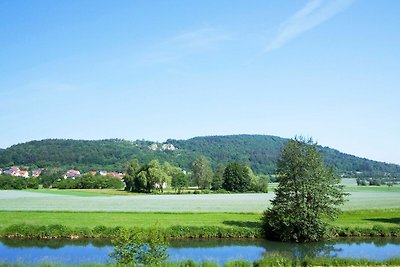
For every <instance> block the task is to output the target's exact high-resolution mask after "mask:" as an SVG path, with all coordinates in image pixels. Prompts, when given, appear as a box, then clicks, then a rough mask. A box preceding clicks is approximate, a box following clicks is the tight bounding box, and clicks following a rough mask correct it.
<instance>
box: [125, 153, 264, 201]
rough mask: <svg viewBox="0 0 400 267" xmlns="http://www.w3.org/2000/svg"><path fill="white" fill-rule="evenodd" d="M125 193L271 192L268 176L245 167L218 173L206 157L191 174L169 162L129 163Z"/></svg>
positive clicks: (230, 166)
mask: <svg viewBox="0 0 400 267" xmlns="http://www.w3.org/2000/svg"><path fill="white" fill-rule="evenodd" d="M124 181H125V185H126V187H125V190H126V191H129V192H145V193H150V192H154V191H158V192H163V191H164V189H166V188H167V187H171V188H173V189H174V190H175V191H176V192H178V193H180V192H181V191H182V190H183V189H185V188H187V187H188V186H195V187H197V188H199V189H202V190H210V189H211V190H215V191H217V190H226V191H230V192H249V191H252V192H267V190H268V176H265V175H262V176H256V175H255V174H254V173H253V171H252V170H251V169H250V168H249V167H248V166H247V165H245V164H241V163H236V162H233V163H229V164H228V165H227V166H224V165H222V164H219V165H218V166H217V167H216V169H215V171H213V170H212V168H211V166H210V162H209V161H208V160H207V158H205V157H204V156H201V157H199V158H198V159H196V160H195V161H194V162H193V164H192V170H191V172H186V171H183V170H182V169H181V168H179V167H176V166H173V165H171V164H170V163H168V162H164V163H163V164H161V163H160V162H159V161H158V160H152V161H150V162H148V163H147V164H144V165H140V163H139V161H138V160H137V159H134V160H132V161H131V162H129V164H128V167H127V169H126V175H125V177H124Z"/></svg>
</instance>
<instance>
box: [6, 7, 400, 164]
mask: <svg viewBox="0 0 400 267" xmlns="http://www.w3.org/2000/svg"><path fill="white" fill-rule="evenodd" d="M399 11H400V1H397V0H382V1H375V0H336V1H334V0H293V1H264V0H262V1H261V0H260V1H251V2H249V1H230V0H229V1H228V0H226V1H223V0H219V1H211V0H210V1H207V0H201V1H183V0H181V1H173V0H171V1H161V0H158V1H157V0H154V1H100V0H99V1H94V0H93V1H89V0H71V1H61V0H60V1H52V0H49V1H45V0H38V1H17V0H12V1H7V0H1V1H0V99H1V105H0V125H1V129H2V130H1V131H0V147H2V148H6V147H8V146H11V145H13V144H16V143H20V142H25V141H30V140H34V139H35V140H37V139H44V138H74V139H103V138H124V139H129V140H135V139H150V140H157V141H164V140H166V139H167V138H176V139H181V138H183V139H185V138H190V137H194V136H203V135H223V134H241V133H249V134H272V135H278V136H282V137H294V136H295V135H296V134H302V135H306V136H312V137H313V138H314V139H315V140H317V141H318V143H319V144H321V145H323V146H329V147H334V148H337V149H339V150H341V151H343V152H346V153H350V154H354V155H358V156H362V157H367V158H371V159H375V160H380V161H386V162H393V163H400V141H399V138H398V136H399V133H400V123H399V117H400V107H399V102H400V101H399V100H400V91H399V89H400V73H399V72H400V49H399V47H400V30H399V28H400V16H399V15H398V14H399Z"/></svg>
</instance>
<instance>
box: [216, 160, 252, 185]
mask: <svg viewBox="0 0 400 267" xmlns="http://www.w3.org/2000/svg"><path fill="white" fill-rule="evenodd" d="M252 173H253V172H251V174H252ZM223 176H224V182H223V184H222V186H223V188H224V189H225V190H226V191H233V192H246V191H249V190H250V186H251V176H250V168H249V167H247V166H246V165H245V164H240V163H237V162H233V163H229V164H228V165H227V166H226V168H225V171H224V175H223Z"/></svg>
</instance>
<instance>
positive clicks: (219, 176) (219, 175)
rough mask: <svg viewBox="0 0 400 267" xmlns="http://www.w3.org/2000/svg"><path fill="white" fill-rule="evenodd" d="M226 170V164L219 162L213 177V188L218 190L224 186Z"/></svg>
mask: <svg viewBox="0 0 400 267" xmlns="http://www.w3.org/2000/svg"><path fill="white" fill-rule="evenodd" d="M224 171H225V165H224V164H222V163H219V164H218V165H217V167H216V168H215V172H214V175H213V178H212V182H211V189H212V190H218V189H221V188H222V184H223V183H224Z"/></svg>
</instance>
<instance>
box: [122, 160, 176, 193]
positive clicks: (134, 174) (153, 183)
mask: <svg viewBox="0 0 400 267" xmlns="http://www.w3.org/2000/svg"><path fill="white" fill-rule="evenodd" d="M182 175H184V174H183V172H182V170H181V169H180V168H179V167H175V166H172V165H171V164H169V163H168V162H164V163H163V164H160V162H159V161H158V160H151V161H150V162H148V163H146V164H144V165H142V166H141V165H140V164H139V161H138V160H137V159H134V160H132V161H131V162H130V163H129V165H128V168H127V169H126V174H125V177H124V181H125V184H126V187H125V190H126V191H129V192H146V193H151V192H154V191H159V192H163V190H164V189H165V188H167V187H169V186H171V183H172V179H174V180H175V179H177V177H178V176H179V177H181V176H182ZM174 186H177V185H176V183H174ZM181 189H182V188H180V190H181Z"/></svg>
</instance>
